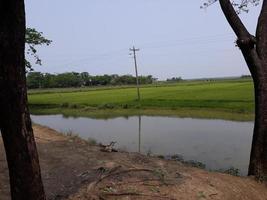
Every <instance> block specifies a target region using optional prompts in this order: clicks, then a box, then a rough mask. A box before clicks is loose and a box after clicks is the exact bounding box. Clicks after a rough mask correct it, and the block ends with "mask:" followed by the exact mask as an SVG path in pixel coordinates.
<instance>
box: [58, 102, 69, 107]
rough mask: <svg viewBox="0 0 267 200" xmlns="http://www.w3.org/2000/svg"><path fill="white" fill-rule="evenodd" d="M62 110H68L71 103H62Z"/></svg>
mask: <svg viewBox="0 0 267 200" xmlns="http://www.w3.org/2000/svg"><path fill="white" fill-rule="evenodd" d="M60 107H61V108H68V107H69V103H68V102H65V103H62V104H61V105H60Z"/></svg>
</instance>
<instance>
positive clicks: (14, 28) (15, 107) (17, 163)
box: [0, 0, 45, 200]
mask: <svg viewBox="0 0 267 200" xmlns="http://www.w3.org/2000/svg"><path fill="white" fill-rule="evenodd" d="M24 49H25V12H24V1H23V0H1V1H0V130H1V134H2V138H3V141H4V146H5V150H6V158H7V162H8V168H9V177H10V189H11V197H12V200H44V199H45V194H44V189H43V184H42V180H41V173H40V167H39V160H38V154H37V149H36V145H35V141H34V136H33V130H32V125H31V119H30V115H29V111H28V106H27V91H26V77H25V60H24Z"/></svg>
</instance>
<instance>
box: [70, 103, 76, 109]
mask: <svg viewBox="0 0 267 200" xmlns="http://www.w3.org/2000/svg"><path fill="white" fill-rule="evenodd" d="M69 108H72V109H77V108H78V105H77V104H70V105H69Z"/></svg>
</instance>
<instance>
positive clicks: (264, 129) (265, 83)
mask: <svg viewBox="0 0 267 200" xmlns="http://www.w3.org/2000/svg"><path fill="white" fill-rule="evenodd" d="M256 52H257V55H258V56H259V59H260V65H259V66H258V67H257V70H256V73H255V78H254V90H255V127H254V134H253V142H252V148H251V155H250V165H249V172H248V173H249V175H255V176H256V177H257V178H258V179H259V180H267V1H266V0H264V1H263V5H262V10H261V13H260V16H259V19H258V25H257V32H256Z"/></svg>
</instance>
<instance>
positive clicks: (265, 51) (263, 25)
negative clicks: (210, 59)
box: [219, 0, 267, 180]
mask: <svg viewBox="0 0 267 200" xmlns="http://www.w3.org/2000/svg"><path fill="white" fill-rule="evenodd" d="M219 1H220V5H221V8H222V10H223V13H224V15H225V17H226V19H227V21H228V22H229V24H230V25H231V27H232V29H233V30H234V32H235V34H236V35H237V45H238V46H239V48H240V49H241V51H242V54H243V56H244V58H245V60H246V63H247V65H248V68H249V70H250V72H251V75H252V78H253V83H254V91H255V92H254V93H255V126H254V133H253V141H252V147H251V155H250V164H249V172H248V174H249V175H254V176H256V177H257V179H258V180H267V0H263V5H262V10H261V13H260V16H259V20H258V24H257V33H256V37H254V36H251V35H250V33H249V32H248V31H247V29H246V27H245V26H244V24H243V23H242V21H241V20H240V18H239V17H238V15H237V14H236V12H235V10H234V8H233V5H232V2H231V1H230V0H219Z"/></svg>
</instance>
